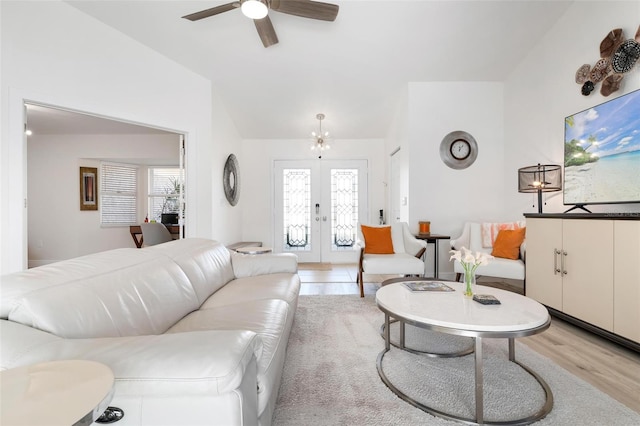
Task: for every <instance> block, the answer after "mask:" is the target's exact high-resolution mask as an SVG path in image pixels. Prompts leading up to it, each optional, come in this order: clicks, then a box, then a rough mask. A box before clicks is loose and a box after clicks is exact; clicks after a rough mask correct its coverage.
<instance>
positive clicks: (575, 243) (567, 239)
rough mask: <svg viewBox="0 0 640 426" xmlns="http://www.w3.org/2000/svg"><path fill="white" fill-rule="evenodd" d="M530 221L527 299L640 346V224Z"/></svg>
mask: <svg viewBox="0 0 640 426" xmlns="http://www.w3.org/2000/svg"><path fill="white" fill-rule="evenodd" d="M526 217H527V251H526V295H527V296H529V297H531V298H533V299H535V300H537V301H539V302H540V303H542V304H544V305H546V306H547V307H549V308H552V309H553V310H555V311H557V312H558V313H561V314H565V315H567V316H569V317H568V318H565V319H577V320H579V322H584V323H586V324H580V325H593V326H596V327H597V329H594V331H598V332H599V331H600V330H604V331H606V332H608V333H611V334H612V335H615V336H621V337H623V338H624V339H628V340H630V341H632V342H635V343H640V220H622V219H621V220H618V219H615V216H607V215H595V214H594V215H583V214H579V215H578V214H573V215H571V214H567V215H526ZM612 217H613V218H612ZM552 313H553V312H552ZM587 328H589V327H587ZM598 329H600V330H598ZM615 336H610V335H607V336H606V337H615ZM624 339H622V340H623V342H622V343H626V342H624ZM614 340H615V339H614Z"/></svg>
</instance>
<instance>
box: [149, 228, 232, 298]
mask: <svg viewBox="0 0 640 426" xmlns="http://www.w3.org/2000/svg"><path fill="white" fill-rule="evenodd" d="M143 250H148V251H150V252H154V253H162V254H163V255H165V256H168V257H169V258H170V259H171V260H173V261H174V262H175V263H177V264H178V265H179V266H180V268H182V270H183V271H184V273H185V274H186V275H187V277H188V278H189V281H190V282H191V285H192V286H193V288H194V290H195V292H196V294H197V296H198V302H199V305H200V304H202V303H203V302H204V301H205V300H207V299H208V298H209V296H211V295H212V294H213V293H215V292H216V291H218V290H219V289H220V288H221V287H223V286H224V285H225V284H226V283H228V282H229V281H231V280H232V279H233V278H234V276H233V267H232V265H231V254H230V253H229V250H227V248H226V247H225V246H224V245H222V244H221V243H219V242H217V241H213V240H207V239H202V238H185V239H182V240H176V241H172V242H168V243H165V244H158V245H155V246H151V247H147V248H144V249H143Z"/></svg>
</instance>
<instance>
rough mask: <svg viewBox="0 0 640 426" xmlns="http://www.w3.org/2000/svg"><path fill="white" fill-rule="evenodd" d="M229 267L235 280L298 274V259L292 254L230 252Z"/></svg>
mask: <svg viewBox="0 0 640 426" xmlns="http://www.w3.org/2000/svg"><path fill="white" fill-rule="evenodd" d="M231 265H232V266H233V274H234V275H235V277H236V278H245V277H252V276H258V275H269V274H278V273H282V272H286V273H289V274H296V273H297V272H298V257H297V256H296V255H295V254H293V253H264V254H260V255H253V254H242V253H238V252H235V251H231Z"/></svg>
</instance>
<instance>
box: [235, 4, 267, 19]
mask: <svg viewBox="0 0 640 426" xmlns="http://www.w3.org/2000/svg"><path fill="white" fill-rule="evenodd" d="M240 10H242V13H243V14H244V16H246V17H247V18H251V19H262V18H264V17H265V16H267V12H268V11H269V9H268V8H267V5H266V4H265V3H264V2H263V1H261V0H244V1H243V2H242V5H241V6H240Z"/></svg>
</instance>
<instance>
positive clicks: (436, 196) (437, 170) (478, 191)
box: [408, 82, 522, 277]
mask: <svg viewBox="0 0 640 426" xmlns="http://www.w3.org/2000/svg"><path fill="white" fill-rule="evenodd" d="M408 115H409V122H408V128H409V132H408V137H409V149H410V152H409V227H410V229H411V230H412V232H417V231H418V221H420V220H428V221H430V222H431V232H432V233H435V234H445V235H450V236H452V237H455V236H457V235H459V234H460V232H461V231H462V227H463V224H464V222H465V221H470V220H475V221H487V222H492V221H501V220H508V219H521V217H522V215H521V213H520V212H509V211H505V210H504V208H503V206H504V205H503V199H502V195H503V193H504V191H503V185H504V182H503V180H502V167H501V166H502V163H503V152H504V140H503V121H502V120H503V85H502V84H501V83H494V82H434V83H410V84H409V109H408ZM456 130H462V131H465V132H468V133H469V134H471V135H472V136H473V137H474V138H475V139H476V141H477V144H478V157H477V159H476V161H475V162H474V163H473V164H472V165H471V166H470V167H468V168H467V169H462V170H456V169H451V168H449V167H448V166H447V165H445V164H444V163H443V162H442V160H441V158H440V142H441V141H442V139H443V138H444V137H445V136H446V135H447V134H448V133H450V132H452V131H456ZM448 249H449V245H448V241H446V240H443V241H441V242H440V244H439V251H440V253H439V258H440V261H439V267H440V271H442V274H441V276H443V277H446V274H447V273H452V271H453V269H452V267H451V265H450V263H449V262H448V259H449V256H447V250H448ZM427 259H433V246H432V245H430V246H429V247H428V250H427ZM427 271H428V272H432V271H433V264H432V262H429V263H428V264H427Z"/></svg>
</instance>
